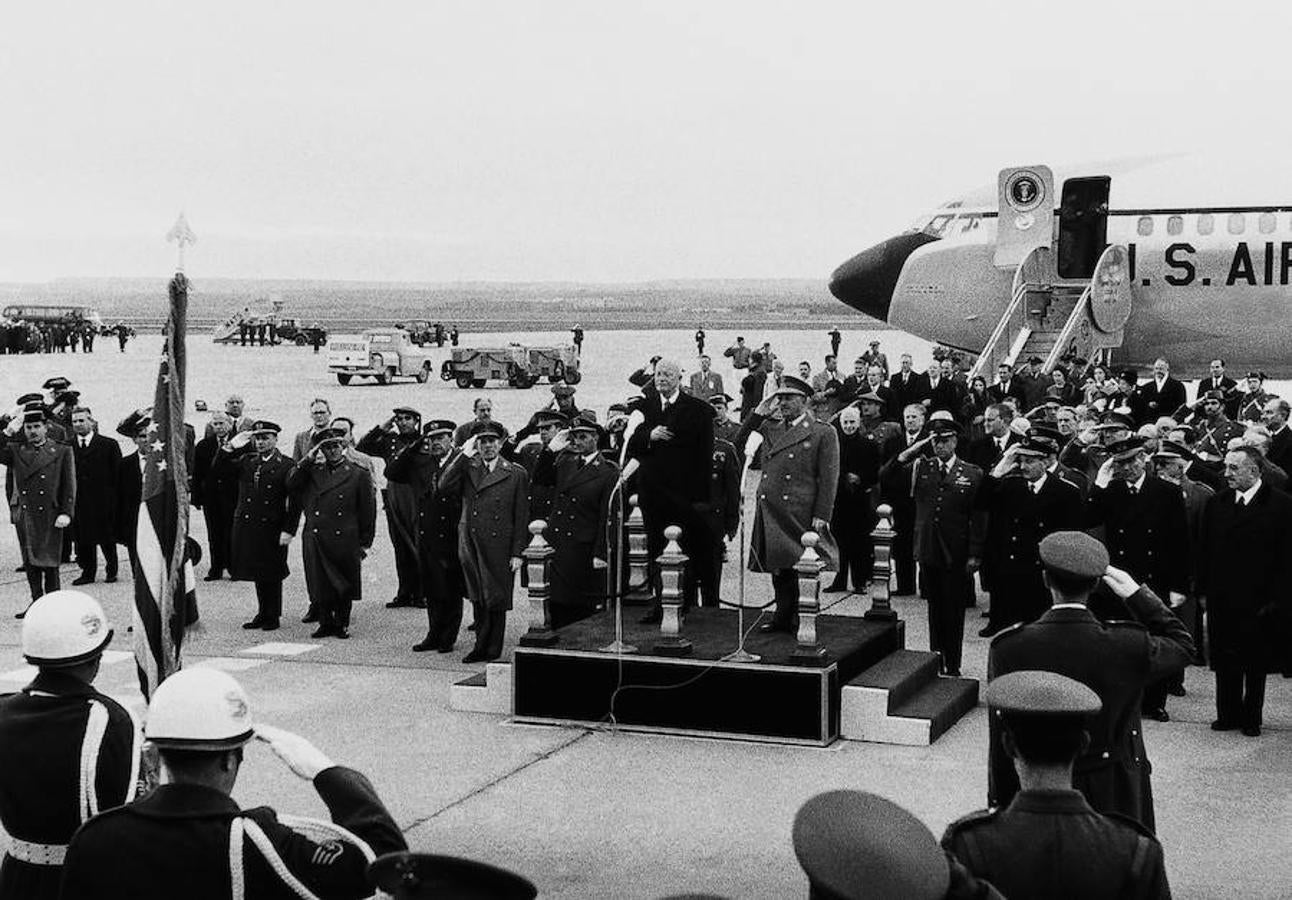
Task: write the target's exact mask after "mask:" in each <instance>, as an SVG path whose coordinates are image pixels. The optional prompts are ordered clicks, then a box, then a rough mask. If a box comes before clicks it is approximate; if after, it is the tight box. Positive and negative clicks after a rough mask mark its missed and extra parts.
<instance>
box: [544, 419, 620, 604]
mask: <svg viewBox="0 0 1292 900" xmlns="http://www.w3.org/2000/svg"><path fill="white" fill-rule="evenodd" d="M604 434H605V429H603V428H602V427H601V426H600V425H598V424H597V422H596V421H595V420H594V418H593V416H592V414H591V413H590V412H584V413H581V414H579V415H578V416H575V417H574V419H573V421H571V423H570V427H569V428H568V429H566V430H565V431H564V432H561V433H559V434H557V436H556V437H554V438H553V439H552V442H551V443H550V444H548V446H547V447H546V448H544V450H543V452H542V453H540V454H539V456H538V464H537V466H536V467H535V469H534V480H535V481H536V482H538V483H540V484H544V485H550V486H551V488H552V493H553V498H552V508H551V511H550V513H549V515H548V517H547V530H546V531H545V532H544V534H543V536H544V537H545V538H546V539H547V542H548V543H549V544H551V545H552V550H553V551H554V552H553V554H552V564H551V569H550V572H551V578H550V581H551V606H550V610H551V617H552V623H551V624H552V627H553V628H561V627H562V626H565V625H569V624H570V623H572V622H577V621H578V620H579V619H582V618H585V617H587V616H589V615H591V614H592V612H593V611H594V610H595V609H596V607H597V606H598V605H599V604H601V603H603V602H604V601H605V596H606V589H605V586H606V569H607V564H608V561H609V559H610V555H609V551H608V549H607V548H608V546H609V543H610V541H609V539H608V535H607V534H606V526H607V522H608V520H609V518H610V499H611V496H612V495H613V494H614V490H615V485H616V484H617V483H618V481H619V467H618V466H616V465H615V464H614V463H612V462H610V461H609V460H607V459H605V458H604V457H603V456H602V455H601V454H600V453H599V452H598V450H597V446H598V443H599V442H600V440H601V438H602V436H603V435H604Z"/></svg>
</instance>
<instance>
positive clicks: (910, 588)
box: [879, 403, 931, 596]
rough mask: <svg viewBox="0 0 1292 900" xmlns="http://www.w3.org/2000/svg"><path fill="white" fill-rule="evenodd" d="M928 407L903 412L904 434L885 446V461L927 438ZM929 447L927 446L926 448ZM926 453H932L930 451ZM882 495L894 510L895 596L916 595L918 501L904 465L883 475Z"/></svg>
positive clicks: (916, 405) (914, 406)
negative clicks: (905, 474)
mask: <svg viewBox="0 0 1292 900" xmlns="http://www.w3.org/2000/svg"><path fill="white" fill-rule="evenodd" d="M925 418H926V416H925V413H924V406H923V404H920V403H912V404H910V405H909V406H907V407H906V408H905V409H904V410H902V431H901V433H900V434H898V435H895V436H893V437H891V438H889V439H888V440H887V441H886V442H885V444H884V460H885V462H890V461H892V460H893V459H894V458H895V457H896V456H897V455H898V454H899V453H901V452H902V451H903V450H906V449H907V448H909V447H910V446H911V445H912V444H915V443H917V442H919V441H921V440H923V439H924V438H925V437H927V434H926V433H925V430H924V420H925ZM925 446H926V447H927V445H925ZM925 452H926V453H928V452H931V451H929V450H927V449H926V451H925ZM879 483H880V493H881V496H882V498H883V500H884V502H885V503H887V504H889V505H890V506H891V507H892V508H893V545H892V554H893V556H892V559H893V570H894V571H895V572H896V574H897V585H896V588H895V590H894V591H893V593H894V594H895V595H898V596H901V595H910V594H914V593H915V502H914V501H913V500H912V499H911V491H910V485H909V484H908V483H907V482H906V480H905V478H904V477H903V473H902V468H901V467H900V466H886V467H885V468H883V469H881V470H880V473H879Z"/></svg>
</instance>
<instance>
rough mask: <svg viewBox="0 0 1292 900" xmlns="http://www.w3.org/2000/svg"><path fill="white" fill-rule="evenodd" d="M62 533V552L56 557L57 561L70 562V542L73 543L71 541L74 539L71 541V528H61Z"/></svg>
mask: <svg viewBox="0 0 1292 900" xmlns="http://www.w3.org/2000/svg"><path fill="white" fill-rule="evenodd" d="M62 534H63V552H62V553H61V554H60V555H59V557H58V561H59V562H71V561H72V544H73V543H75V541H73V539H72V529H71V528H64V529H62Z"/></svg>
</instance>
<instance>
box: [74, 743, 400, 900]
mask: <svg viewBox="0 0 1292 900" xmlns="http://www.w3.org/2000/svg"><path fill="white" fill-rule="evenodd" d="M314 787H315V788H316V789H317V790H318V792H319V795H320V797H322V799H323V802H324V803H325V804H327V807H328V809H329V810H330V812H331V813H332V819H333V821H334V822H335V823H336V824H338V825H340V826H341V827H343V828H346V829H348V830H349V831H351V832H353V833H354V834H355V835H356V836H357V837H359V838H361V839H362V840H364V841H366V842H367V843H368V844H369V845H370V846H371V848H372V850H373V851H374V852H375V853H378V854H380V853H386V852H390V851H394V850H402V849H404V847H405V843H404V839H403V835H402V834H401V833H400V831H399V826H397V825H396V824H395V822H394V820H393V819H391V817H390V813H388V812H387V811H386V808H385V807H384V806H383V805H382V803H381V800H380V799H379V798H378V797H377V794H376V791H374V790H373V787H372V785H371V784H370V783H369V782H368V779H366V778H364V776H363V775H361V774H360V773H358V772H356V771H354V770H352V769H347V768H344V767H342V766H332V767H331V768H328V769H324V770H323V771H322V772H320V773H319V775H318V776H317V777H316V778H315V779H314ZM235 828H236V829H237V833H240V834H241V840H236V834H237V833H235V832H234V829H235ZM257 832H259V833H260V834H262V835H263V837H264V839H265V843H266V844H267V845H268V848H266V847H265V846H262V845H261V844H259V843H258V842H257V840H256V837H257V835H256V833H257ZM231 844H236V845H240V846H238V848H237V849H236V850H234V851H233V852H232V853H231V852H230V851H231ZM267 849H269V850H272V852H273V855H274V856H275V857H277V859H278V860H279V861H280V862H281V864H282V865H283V870H278V869H276V868H275V866H274V865H273V864H271V863H270V862H269V858H268V857H267V856H266V852H267ZM367 868H368V858H367V857H366V856H365V855H364V853H363V852H362V850H360V848H359V847H358V846H356V845H355V844H352V843H350V842H348V841H339V840H331V841H326V842H323V843H318V842H315V841H314V840H311V839H310V838H308V837H306V836H305V835H304V834H302V833H300V832H297V831H293V830H292V829H291V828H289V827H288V826H286V825H284V824H283V823H281V822H279V821H278V816H277V814H276V813H275V812H274V810H272V809H270V808H269V807H267V806H259V807H256V808H254V809H247V810H243V809H240V808H239V807H238V804H237V803H235V802H234V801H233V799H232V798H231V797H229V796H228V795H227V794H225V793H224V792H222V791H218V790H216V789H214V788H210V787H206V786H204V785H198V784H164V785H162V786H161V787H159V788H157V789H156V790H155V791H153V792H152V793H151V794H149V795H148V796H147V797H144V798H143V799H142V800H139V801H138V802H136V803H132V804H130V805H129V806H124V807H121V808H119V809H114V810H112V811H111V812H106V813H103V814H102V815H99V816H97V817H95V818H94V819H92V820H91V821H89V822H87V823H86V824H85V826H84V827H83V828H81V830H80V831H78V832H77V834H76V837H75V839H74V840H73V841H72V846H71V849H70V850H69V851H68V858H67V869H66V872H65V875H64V881H63V893H62V897H63V898H64V900H171V898H174V897H177V896H182V897H184V898H185V900H229V898H230V897H248V898H252V897H254V898H257V900H271V898H283V900H297V898H299V897H301V896H303V895H302V894H300V893H298V891H297V890H296V889H295V888H293V887H292V886H291V885H290V884H289V883H288V882H287V880H286V878H288V877H290V878H293V879H294V880H296V881H298V882H299V883H300V884H302V885H303V886H304V888H305V889H306V890H308V891H310V892H312V894H311V895H312V896H323V897H335V898H343V897H353V898H360V897H368V896H370V895H371V893H372V888H371V887H369V885H368V881H367V877H366V874H365V873H366V871H367ZM235 871H236V872H237V874H238V879H239V880H238V882H237V883H238V884H239V889H238V891H236V892H235V888H234V884H235V881H234V876H233V873H234V872H235Z"/></svg>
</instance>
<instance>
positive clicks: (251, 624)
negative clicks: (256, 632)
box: [242, 616, 264, 631]
mask: <svg viewBox="0 0 1292 900" xmlns="http://www.w3.org/2000/svg"><path fill="white" fill-rule="evenodd" d="M263 624H264V619H262V618H260V616H256V617H255V618H254V619H252V620H251V621H250V622H243V623H242V627H243V628H244V629H246V630H247V631H251V630H252V629H253V628H259V627H260V626H261V625H263Z"/></svg>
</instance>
